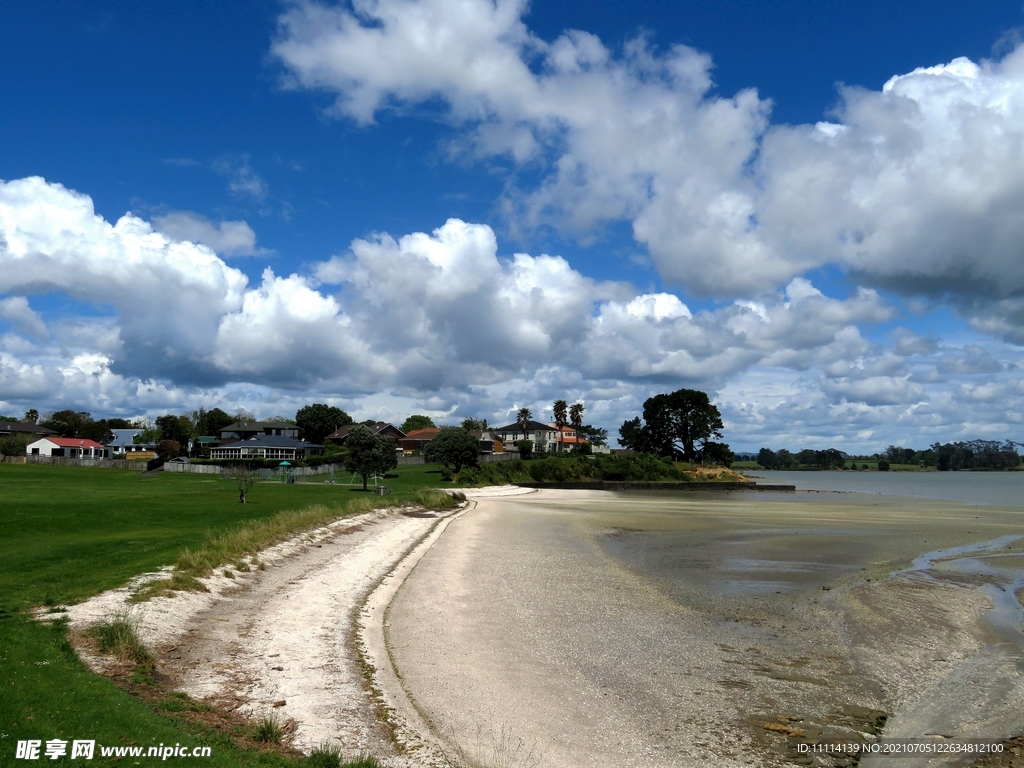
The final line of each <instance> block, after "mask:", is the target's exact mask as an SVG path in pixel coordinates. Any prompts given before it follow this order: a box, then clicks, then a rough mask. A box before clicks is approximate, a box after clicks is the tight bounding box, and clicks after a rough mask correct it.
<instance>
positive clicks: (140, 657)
mask: <svg viewBox="0 0 1024 768" xmlns="http://www.w3.org/2000/svg"><path fill="white" fill-rule="evenodd" d="M89 634H90V635H91V636H92V638H93V639H94V640H95V641H96V645H97V646H99V649H100V652H101V653H105V654H108V655H110V656H113V657H114V658H116V659H119V660H120V661H124V662H128V663H131V664H138V665H140V666H149V665H151V664H152V663H153V655H152V654H151V653H150V652H149V649H148V648H147V647H146V646H145V645H144V644H143V643H142V640H140V639H139V620H138V618H137V617H136V616H135V615H134V614H133V613H132V612H131V610H130V609H127V608H124V609H121V610H118V611H116V612H115V613H114V614H113V615H111V616H110V617H109V618H108V619H105V620H104V621H102V622H100V623H99V624H95V625H93V626H92V627H90V628H89Z"/></svg>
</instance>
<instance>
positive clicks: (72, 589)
mask: <svg viewBox="0 0 1024 768" xmlns="http://www.w3.org/2000/svg"><path fill="white" fill-rule="evenodd" d="M433 470H434V468H433V467H430V466H413V467H400V468H398V469H397V470H395V472H394V474H395V475H397V476H396V477H394V478H389V479H388V480H387V481H386V482H387V484H388V486H389V487H390V488H392V490H393V493H392V494H391V495H389V496H387V497H385V498H384V499H383V500H384V501H387V502H388V503H402V502H414V501H415V500H416V497H417V495H418V494H419V493H420V492H422V491H423V490H424V489H425V488H431V487H438V486H441V485H443V483H442V482H441V480H440V475H439V474H438V473H436V472H435V471H433ZM0 498H3V508H2V511H0V765H14V764H17V763H18V762H20V761H16V760H15V759H14V755H15V746H16V742H17V741H18V740H19V739H41V740H42V741H43V742H44V743H45V741H46V740H48V739H64V740H68V741H69V742H70V740H72V739H95V740H96V741H97V743H98V744H103V745H108V746H120V745H128V746H131V745H142V746H149V745H153V744H159V743H161V742H163V743H164V744H175V743H180V744H182V745H186V744H188V745H200V744H201V745H208V746H211V747H212V757H211V758H208V759H204V761H203V762H204V764H205V765H210V766H290V765H300V764H303V762H302V761H297V760H295V759H294V758H291V757H289V756H287V755H285V754H278V753H275V752H272V751H261V750H255V749H252V750H250V749H244V748H241V747H238V746H236V744H235V742H234V741H233V740H232V739H231V738H228V736H227V735H225V734H224V733H223V732H219V731H218V732H215V731H213V730H210V729H209V728H208V727H206V726H204V725H203V724H202V723H200V722H188V721H187V720H185V719H183V718H182V717H180V716H176V715H172V714H169V712H170V710H171V709H174V707H163V706H151V704H147V703H145V702H144V701H142V700H140V699H137V698H135V697H132V696H130V695H129V694H127V693H126V692H124V691H123V690H121V689H120V688H118V687H117V686H116V685H114V684H113V683H111V682H110V681H108V680H106V679H105V678H102V677H98V676H96V675H94V674H92V673H91V672H89V671H88V670H87V669H85V667H84V666H83V665H82V664H81V663H80V662H79V661H78V659H77V657H76V656H75V654H74V652H73V651H72V650H71V648H70V646H69V644H68V642H67V634H66V630H65V628H64V626H63V625H62V623H60V622H57V623H56V624H54V625H44V624H40V623H39V622H36V621H34V620H32V619H31V616H30V615H29V610H30V609H31V608H32V607H34V606H39V605H59V604H63V603H74V602H79V601H81V600H84V599H86V598H88V597H90V596H92V595H94V594H96V593H98V592H102V591H103V590H106V589H111V588H114V587H117V586H120V585H122V584H124V583H125V582H126V581H128V580H129V579H130V578H131V577H132V576H134V575H136V574H138V573H142V572H145V571H152V570H156V569H158V568H160V567H162V566H166V565H171V564H174V563H176V562H178V561H179V560H180V559H181V558H182V555H183V553H185V552H186V550H187V551H189V552H192V553H199V552H206V553H209V558H210V559H216V557H214V555H215V554H216V553H217V552H218V551H219V552H220V554H228V553H229V552H236V551H238V550H237V549H232V547H237V546H242V547H248V546H253V545H255V542H256V541H257V540H258V539H259V538H260V537H261V536H263V535H267V534H269V535H270V536H271V538H272V537H273V536H275V535H285V527H287V525H313V524H316V523H317V522H319V521H322V520H323V519H325V518H327V517H334V516H337V515H338V514H342V513H343V508H344V507H346V506H348V504H349V502H350V501H351V500H354V499H359V500H368V496H367V495H365V494H362V493H360V492H358V491H357V490H355V489H353V488H350V487H348V486H344V485H328V484H325V483H302V484H295V485H284V484H280V483H260V484H257V485H256V486H255V487H254V488H253V489H252V490H251V491H250V494H249V500H250V502H251V503H249V504H244V505H243V504H239V503H238V491H237V489H236V487H235V485H234V483H232V482H229V481H226V480H220V479H217V478H213V477H210V476H206V475H191V474H170V473H164V474H159V475H155V476H153V477H140V476H139V475H138V474H137V473H134V472H131V471H127V470H110V469H90V468H84V467H53V466H47V465H31V464H26V465H9V464H0ZM372 498H373V499H374V500H375V501H376V500H379V497H372ZM357 506H361V504H360V505H357ZM310 508H316V511H315V512H313V513H310V512H309V511H308V510H309V509H310ZM289 510H298V511H299V512H297V513H296V514H297V515H298V518H302V519H298V518H295V517H293V518H291V519H289V518H288V515H287V514H285V515H283V516H279V517H277V518H276V520H275V516H278V515H279V513H286V512H288V511H289ZM301 510H306V511H305V512H302V511H301ZM267 526H270V528H268V527H267ZM218 547H219V548H220V549H219V550H218ZM204 557H206V556H205V555H204ZM229 560H230V558H229ZM216 564H218V563H214V565H216ZM195 565H196V566H197V568H198V567H199V566H201V565H202V563H198V562H197V563H195ZM195 572H198V570H197V571H195ZM105 761H106V762H105ZM58 762H63V761H58ZM115 763H117V764H125V760H124V759H122V760H120V761H118V760H116V759H114V758H101V757H100V756H99V755H98V754H97V755H96V757H95V758H94V760H93V761H91V762H90V764H91V765H100V766H102V765H113V764H115ZM128 764H130V761H129V762H128Z"/></svg>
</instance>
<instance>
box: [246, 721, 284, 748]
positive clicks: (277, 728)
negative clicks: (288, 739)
mask: <svg viewBox="0 0 1024 768" xmlns="http://www.w3.org/2000/svg"><path fill="white" fill-rule="evenodd" d="M252 736H253V738H254V739H256V741H258V742H260V743H261V744H280V743H281V740H282V739H284V728H282V727H281V723H280V722H279V721H278V719H277V718H276V717H275V716H274V715H266V716H264V717H261V718H260V719H259V722H257V723H256V727H255V728H254V729H253V732H252Z"/></svg>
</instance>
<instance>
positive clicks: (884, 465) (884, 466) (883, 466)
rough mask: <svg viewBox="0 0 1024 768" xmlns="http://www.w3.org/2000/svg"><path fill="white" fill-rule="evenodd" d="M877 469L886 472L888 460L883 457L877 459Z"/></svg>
mask: <svg viewBox="0 0 1024 768" xmlns="http://www.w3.org/2000/svg"><path fill="white" fill-rule="evenodd" d="M878 471H879V472H888V471H889V462H888V461H886V460H885V459H879V460H878Z"/></svg>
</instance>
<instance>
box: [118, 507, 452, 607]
mask: <svg viewBox="0 0 1024 768" xmlns="http://www.w3.org/2000/svg"><path fill="white" fill-rule="evenodd" d="M446 495H447V494H446ZM388 505H389V502H387V501H385V500H384V499H382V498H374V497H367V496H360V497H359V498H355V499H350V500H348V501H347V502H345V503H344V504H340V505H326V504H314V505H312V506H309V507H305V508H304V509H299V510H291V511H285V512H278V513H277V514H276V515H273V516H272V517H268V518H264V519H261V520H252V521H249V522H247V523H243V524H242V525H240V526H238V527H236V528H232V529H229V530H226V531H221V532H219V533H215V534H210V535H209V536H208V537H207V540H206V541H205V542H204V543H203V544H202V546H200V547H198V548H197V549H186V550H184V551H183V552H182V553H181V554H180V555H179V556H178V559H177V561H176V562H175V564H174V569H173V571H172V572H171V576H170V578H167V579H160V580H157V581H152V582H150V583H149V584H147V585H145V586H144V587H143V588H142V589H141V590H140V591H139V593H138V595H137V599H142V600H144V599H147V598H149V597H154V596H156V595H161V594H167V593H168V592H171V591H182V592H187V591H200V590H204V589H205V587H203V584H202V582H201V581H199V579H200V578H201V577H203V576H206V575H208V574H210V573H212V572H213V571H214V570H215V569H216V568H218V567H219V566H221V565H223V564H225V563H238V562H240V561H244V560H245V559H246V558H253V557H255V555H256V554H257V553H258V552H259V551H260V550H263V549H266V548H267V547H272V546H273V545H275V544H279V543H281V542H282V541H285V540H287V539H289V538H291V537H292V536H294V535H295V534H296V533H299V532H301V531H307V530H310V529H312V528H317V527H319V526H321V525H325V524H326V523H328V522H330V521H332V520H336V519H338V518H340V517H348V516H351V515H358V514H362V513H364V512H369V511H371V510H374V509H379V508H381V507H385V506H388Z"/></svg>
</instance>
